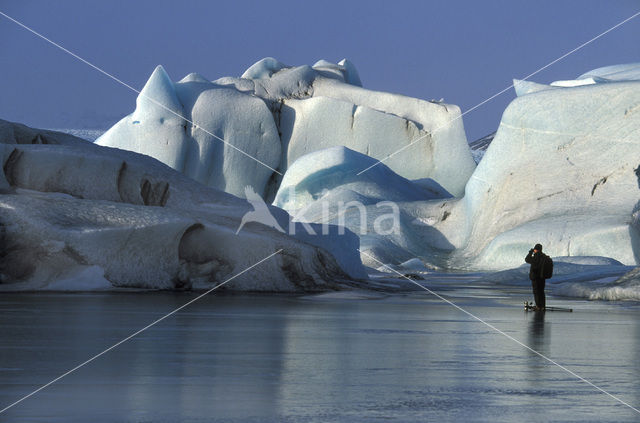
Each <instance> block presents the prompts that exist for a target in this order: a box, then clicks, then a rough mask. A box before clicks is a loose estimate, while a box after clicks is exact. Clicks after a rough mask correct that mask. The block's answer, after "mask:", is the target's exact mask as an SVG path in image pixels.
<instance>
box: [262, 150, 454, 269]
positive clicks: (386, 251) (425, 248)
mask: <svg viewBox="0 0 640 423" xmlns="http://www.w3.org/2000/svg"><path fill="white" fill-rule="evenodd" d="M375 163H376V160H375V159H373V158H371V157H369V156H367V155H365V154H362V153H358V152H357V151H353V150H350V149H348V148H346V147H331V148H328V149H325V150H319V151H315V152H313V153H309V154H306V155H304V156H302V157H300V158H299V159H298V160H296V161H295V162H294V163H293V164H292V165H291V167H290V168H289V170H288V171H287V173H286V174H285V175H284V178H283V180H282V184H281V185H280V189H279V190H278V192H277V194H276V196H275V200H274V205H276V206H278V207H281V208H283V209H284V210H287V211H288V212H289V213H290V214H291V215H292V216H293V217H294V219H295V220H296V221H300V222H313V223H317V224H336V225H339V226H341V227H346V228H349V229H350V230H351V231H353V232H354V233H356V234H358V235H359V236H360V249H361V251H362V255H361V258H362V261H363V263H364V264H365V265H367V266H369V267H372V268H377V267H379V266H380V262H382V263H399V262H404V261H407V260H410V259H412V258H414V257H424V258H425V260H426V261H428V262H433V261H437V259H436V258H434V257H438V256H439V255H442V254H443V253H442V251H441V250H443V251H447V252H448V251H450V249H451V245H450V244H449V243H448V242H446V240H444V239H443V238H442V236H440V234H439V233H438V232H437V231H433V229H432V228H431V227H430V226H429V225H426V224H423V222H422V220H420V210H421V206H422V205H423V204H425V203H428V202H430V201H431V202H433V201H440V200H439V199H443V198H451V197H452V196H451V194H450V193H448V192H447V191H446V190H445V189H444V188H443V187H441V186H440V185H439V184H438V183H437V182H435V181H434V180H431V179H422V180H416V181H411V180H408V179H406V178H404V177H402V176H400V175H398V174H396V173H395V172H393V171H392V170H391V169H390V168H389V167H387V166H386V165H385V164H379V165H377V166H375V167H373V168H371V169H370V170H369V171H367V172H365V173H362V174H360V175H358V171H359V169H363V168H367V167H369V166H371V165H372V164H375ZM438 218H444V219H446V218H447V216H446V215H445V216H444V217H443V216H442V215H440V216H438ZM438 263H440V262H438ZM440 264H442V263H440ZM430 265H431V266H432V267H434V268H435V267H437V264H434V263H430Z"/></svg>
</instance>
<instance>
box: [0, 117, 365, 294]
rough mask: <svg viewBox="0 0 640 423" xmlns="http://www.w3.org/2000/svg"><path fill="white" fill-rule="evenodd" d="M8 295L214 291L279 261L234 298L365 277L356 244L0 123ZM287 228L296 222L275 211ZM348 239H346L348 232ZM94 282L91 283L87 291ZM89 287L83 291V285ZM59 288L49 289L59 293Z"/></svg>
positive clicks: (141, 165) (88, 148) (114, 155)
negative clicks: (253, 217)
mask: <svg viewBox="0 0 640 423" xmlns="http://www.w3.org/2000/svg"><path fill="white" fill-rule="evenodd" d="M0 135H2V137H1V139H0V140H1V141H2V143H0V157H1V158H2V162H3V172H0V209H1V210H2V212H1V213H0V236H1V237H2V239H1V240H2V243H1V245H2V247H1V248H2V251H1V252H2V254H1V255H0V282H1V283H2V284H1V285H0V287H1V288H2V289H4V290H12V289H41V288H47V287H49V288H56V287H57V288H59V289H94V288H98V287H99V288H104V287H105V284H107V282H106V281H108V282H109V283H110V284H112V285H114V286H118V287H143V288H162V289H174V288H189V287H195V288H208V287H211V286H213V285H215V284H217V283H221V282H223V281H225V280H227V279H228V278H230V277H232V276H233V275H235V274H237V273H239V272H241V271H243V270H245V269H247V268H248V267H249V266H252V265H254V264H256V263H257V262H259V261H260V260H262V259H264V258H265V257H267V256H269V255H270V254H272V253H274V252H276V251H278V250H280V249H282V250H283V251H282V253H280V254H277V255H276V256H274V257H273V258H272V259H270V260H267V261H265V262H264V263H262V264H261V265H260V267H259V268H256V269H254V270H252V271H249V272H247V273H244V274H242V275H240V276H238V277H237V278H235V279H234V280H233V283H232V284H229V285H228V288H231V289H234V290H257V291H297V290H301V291H305V290H319V289H328V288H334V287H336V282H337V281H339V280H340V279H343V278H350V277H351V278H353V277H355V278H357V277H365V274H364V271H363V267H362V264H361V263H360V259H359V256H358V253H357V248H358V239H357V237H356V236H355V235H354V234H352V233H351V232H348V231H347V232H346V233H344V234H343V235H340V234H338V230H337V229H338V228H336V227H331V228H330V230H329V232H330V234H329V235H321V234H320V233H321V231H320V230H317V233H318V234H319V235H317V236H313V235H309V234H307V233H305V232H304V231H303V230H302V228H301V227H300V225H299V224H292V225H293V227H294V228H295V227H296V226H298V231H296V232H297V234H296V235H295V237H292V236H289V235H286V234H283V233H281V232H279V231H278V230H276V229H273V228H271V227H267V226H264V225H262V224H259V223H248V224H246V225H245V226H244V227H243V229H242V231H240V232H239V234H238V235H235V231H236V229H237V228H238V226H239V224H240V218H241V217H242V216H243V215H244V214H245V213H246V212H248V211H249V210H250V209H251V208H250V206H249V204H248V203H247V202H246V201H244V200H241V199H238V198H236V197H233V196H232V195H230V194H226V193H224V192H221V191H218V190H215V189H211V188H207V187H204V186H203V185H201V184H198V183H197V182H194V181H193V180H191V179H189V178H187V177H185V176H183V175H182V174H180V173H178V172H175V171H173V170H171V169H170V168H168V167H167V166H165V165H163V164H161V163H159V162H158V161H156V160H154V159H151V158H149V157H145V156H142V155H139V154H136V153H131V152H126V151H122V150H115V149H108V148H104V147H100V146H96V145H93V144H92V143H90V142H87V141H84V140H81V139H78V138H75V137H73V136H69V135H65V134H59V133H55V132H51V131H38V130H33V129H31V128H27V127H24V126H22V125H18V124H11V123H9V122H5V121H0ZM269 209H270V212H271V214H272V216H274V217H275V219H276V220H277V222H278V223H279V225H280V226H282V227H285V228H290V227H291V225H290V224H289V216H288V215H287V214H286V213H285V212H284V211H282V210H280V209H278V208H276V207H272V206H269ZM343 232H344V231H343ZM88 279H90V280H88ZM83 280H84V281H85V283H84V285H83V284H82V281H83ZM54 281H58V282H57V284H56V283H54V284H53V285H50V283H51V282H54Z"/></svg>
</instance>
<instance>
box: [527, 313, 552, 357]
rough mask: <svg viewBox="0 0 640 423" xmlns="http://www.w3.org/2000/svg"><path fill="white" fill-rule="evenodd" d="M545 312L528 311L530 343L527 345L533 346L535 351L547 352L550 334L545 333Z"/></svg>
mask: <svg viewBox="0 0 640 423" xmlns="http://www.w3.org/2000/svg"><path fill="white" fill-rule="evenodd" d="M545 314H546V313H544V312H540V311H536V312H533V313H531V312H528V316H530V317H529V318H528V320H529V328H528V338H527V339H528V343H527V345H528V346H529V347H531V348H533V349H534V350H535V351H537V352H539V353H541V354H545V353H546V351H547V349H548V348H547V342H546V340H547V339H548V336H546V335H545V323H544V318H545Z"/></svg>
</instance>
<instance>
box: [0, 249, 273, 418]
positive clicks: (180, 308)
mask: <svg viewBox="0 0 640 423" xmlns="http://www.w3.org/2000/svg"><path fill="white" fill-rule="evenodd" d="M281 252H282V248H281V249H279V250H278V251H276V252H274V253H272V254H269V255H268V256H267V257H265V258H263V259H262V260H260V261H259V262H257V263H255V264H253V265H252V266H249V267H247V268H246V269H244V270H243V271H242V272H240V273H236V274H235V275H233V276H232V277H230V278H229V279H227V280H226V281H224V282H222V283H220V284H218V285H216V286H214V287H213V288H211V289H209V290H208V291H205V292H204V293H202V294H200V295H198V296H197V297H196V298H194V299H193V300H191V301H189V302H187V303H185V304H183V305H181V306H180V307H178V308H176V309H175V310H173V311H172V312H170V313H167V314H165V315H164V316H162V317H161V318H159V319H157V320H154V321H153V322H151V323H149V324H148V325H147V326H145V327H143V328H142V329H140V330H138V331H136V332H134V333H132V334H131V335H129V336H127V337H126V338H124V339H123V340H121V341H119V342H117V343H115V344H113V345H112V346H110V347H109V348H107V349H106V350H104V351H102V352H101V353H99V354H96V355H94V356H93V357H91V358H90V359H88V360H87V361H85V362H83V363H80V364H78V365H77V366H76V367H74V368H73V369H71V370H69V371H67V372H65V373H63V374H62V375H60V376H58V377H57V378H55V379H53V380H52V381H51V382H48V383H47V384H45V385H42V386H41V387H40V388H38V389H36V390H35V391H33V392H31V393H30V394H28V395H25V396H24V397H22V398H20V399H19V400H18V401H16V402H14V403H13V404H10V405H8V406H6V407H5V408H3V409H2V410H0V414H2V413H4V412H5V411H7V410H8V409H10V408H11V407H13V406H15V405H17V404H19V403H21V402H22V401H24V400H26V399H27V398H29V397H31V396H33V395H35V394H37V393H38V392H40V391H42V390H43V389H45V388H46V387H48V386H50V385H52V384H54V383H56V382H57V381H59V380H60V379H62V378H63V377H65V376H67V375H69V374H71V373H73V372H75V371H76V370H78V369H80V368H81V367H83V366H86V365H87V364H89V363H91V362H92V361H94V360H95V359H97V358H99V357H101V356H103V355H104V354H106V353H108V352H109V351H111V350H113V349H114V348H116V347H118V346H119V345H122V344H124V343H125V342H127V341H128V340H130V339H131V338H133V337H135V336H137V335H140V334H141V333H142V332H144V331H146V330H147V329H149V328H150V327H152V326H154V325H156V324H158V323H160V322H161V321H163V320H164V319H166V318H167V317H170V316H172V315H174V314H176V313H177V312H179V311H180V310H182V309H183V308H185V307H187V306H188V305H190V304H193V303H195V302H196V301H198V300H199V299H200V298H202V297H204V296H206V295H208V294H210V293H211V292H213V291H215V290H216V289H218V288H220V287H221V286H223V285H225V284H227V283H228V282H231V281H232V280H234V279H235V278H237V277H238V276H240V275H242V274H243V273H246V272H248V271H249V270H251V269H253V268H254V267H256V266H258V265H259V264H261V263H263V262H265V261H267V260H269V259H270V258H271V257H273V256H275V255H276V254H279V253H281Z"/></svg>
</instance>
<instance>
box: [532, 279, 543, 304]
mask: <svg viewBox="0 0 640 423" xmlns="http://www.w3.org/2000/svg"><path fill="white" fill-rule="evenodd" d="M544 283H545V280H544V279H535V280H533V281H531V285H532V286H533V298H534V300H535V301H536V305H537V306H538V307H539V308H544V307H545V303H546V300H545V298H544Z"/></svg>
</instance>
